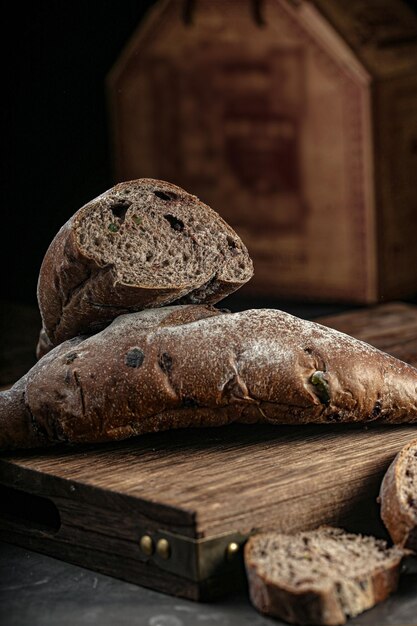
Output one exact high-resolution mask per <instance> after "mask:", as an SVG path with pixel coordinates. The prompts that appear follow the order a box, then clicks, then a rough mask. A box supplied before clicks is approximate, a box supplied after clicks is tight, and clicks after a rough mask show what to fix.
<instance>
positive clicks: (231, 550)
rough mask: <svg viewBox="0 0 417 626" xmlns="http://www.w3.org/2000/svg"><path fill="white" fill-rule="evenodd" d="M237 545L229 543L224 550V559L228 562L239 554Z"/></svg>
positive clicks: (232, 542)
mask: <svg viewBox="0 0 417 626" xmlns="http://www.w3.org/2000/svg"><path fill="white" fill-rule="evenodd" d="M239 548H240V546H239V544H238V543H236V541H231V542H230V543H229V545H228V546H227V548H226V558H227V560H228V561H231V560H232V559H233V558H234V557H235V556H236V554H237V553H238V552H239Z"/></svg>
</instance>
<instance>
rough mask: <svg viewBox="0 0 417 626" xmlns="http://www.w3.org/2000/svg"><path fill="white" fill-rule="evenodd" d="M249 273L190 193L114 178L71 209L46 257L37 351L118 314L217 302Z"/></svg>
mask: <svg viewBox="0 0 417 626" xmlns="http://www.w3.org/2000/svg"><path fill="white" fill-rule="evenodd" d="M252 274H253V266H252V261H251V259H250V257H249V254H248V251H247V249H246V247H245V246H244V245H243V243H242V241H241V240H240V238H239V237H238V235H237V234H236V233H235V232H234V230H233V229H232V228H231V227H230V226H228V224H226V222H225V221H224V220H223V219H222V218H221V217H220V216H219V215H218V214H217V213H216V212H215V211H213V210H212V209H211V208H210V207H208V206H207V205H205V204H203V203H202V202H200V200H199V199H198V198H196V197H195V196H193V195H191V194H189V193H187V192H186V191H184V190H183V189H180V188H179V187H176V186H175V185H171V184H170V183H167V182H164V181H160V180H152V179H146V178H143V179H139V180H132V181H129V182H124V183H120V184H119V185H116V186H115V187H113V188H112V189H109V190H108V191H106V192H105V193H103V194H102V195H101V196H99V197H98V198H96V199H95V200H92V201H91V202H89V203H88V204H86V205H85V206H83V207H82V208H81V209H80V210H79V211H77V213H75V215H74V216H73V217H72V218H71V219H70V220H69V221H68V222H67V223H66V224H65V225H64V226H63V227H62V228H61V230H60V231H59V233H58V234H57V235H56V237H55V239H54V240H53V241H52V243H51V245H50V247H49V249H48V251H47V253H46V255H45V258H44V261H43V263H42V267H41V270H40V276H39V282H38V302H39V308H40V312H41V315H42V321H43V333H42V336H41V338H40V342H39V346H38V356H41V355H42V354H45V353H46V352H47V351H48V350H49V349H50V348H51V347H53V346H54V345H57V344H59V343H61V342H62V341H64V340H66V339H70V338H71V337H74V336H76V335H79V334H83V333H89V332H96V331H97V330H98V329H100V328H103V327H104V326H105V325H107V324H108V323H109V322H111V320H112V319H114V318H115V317H117V316H118V315H120V314H122V313H127V312H131V311H137V310H142V309H145V308H153V307H159V306H162V305H166V304H168V303H172V302H181V303H193V304H195V303H200V302H202V303H206V304H212V303H215V302H218V301H219V300H221V299H222V298H224V297H225V296H226V295H227V294H229V293H231V292H233V291H235V290H236V289H238V288H239V287H241V286H242V285H243V284H244V283H245V282H246V281H248V280H249V279H250V278H251V276H252Z"/></svg>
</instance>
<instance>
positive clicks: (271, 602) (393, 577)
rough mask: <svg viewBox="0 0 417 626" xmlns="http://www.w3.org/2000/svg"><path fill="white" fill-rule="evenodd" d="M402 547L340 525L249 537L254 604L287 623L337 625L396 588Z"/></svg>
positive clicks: (247, 555)
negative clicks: (286, 533) (391, 546)
mask: <svg viewBox="0 0 417 626" xmlns="http://www.w3.org/2000/svg"><path fill="white" fill-rule="evenodd" d="M404 555H405V551H403V550H401V548H398V547H396V546H394V547H393V548H387V546H386V544H385V542H384V541H381V540H380V539H375V538H374V537H366V536H362V535H353V534H350V533H346V532H344V531H343V530H342V529H340V528H326V527H324V528H319V529H317V530H313V531H308V532H300V533H297V534H295V535H285V534H281V533H277V532H269V533H261V534H259V535H255V536H254V537H251V538H250V539H249V541H248V542H247V544H246V546H245V566H246V571H247V574H248V580H249V593H250V597H251V600H252V603H253V604H254V606H255V607H256V608H257V609H258V610H259V611H261V612H262V613H266V614H268V615H273V616H274V617H278V618H280V619H283V620H285V621H287V622H290V623H291V624H315V625H316V626H317V625H319V624H322V625H323V626H337V625H338V624H344V623H345V622H346V620H347V618H348V617H354V616H355V615H359V614H360V613H362V612H363V611H366V610H367V609H370V608H371V607H373V606H374V605H375V604H377V603H378V602H382V601H383V600H385V599H386V598H387V597H388V596H389V594H390V593H392V592H393V591H395V590H396V588H397V583H398V577H399V572H400V564H401V561H402V558H403V556H404Z"/></svg>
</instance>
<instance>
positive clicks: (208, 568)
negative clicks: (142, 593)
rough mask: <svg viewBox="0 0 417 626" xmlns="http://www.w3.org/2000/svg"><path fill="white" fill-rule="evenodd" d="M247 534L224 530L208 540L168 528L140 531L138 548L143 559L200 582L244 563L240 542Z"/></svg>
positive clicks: (234, 570) (238, 568)
mask: <svg viewBox="0 0 417 626" xmlns="http://www.w3.org/2000/svg"><path fill="white" fill-rule="evenodd" d="M247 538H248V535H242V534H241V533H225V534H222V535H217V536H216V537H210V538H209V539H192V538H190V537H185V536H183V535H177V534H175V533H170V532H167V531H162V530H161V531H149V532H148V531H145V530H144V531H143V532H141V533H140V539H139V547H140V553H141V556H142V558H143V560H144V561H146V562H151V563H153V564H155V565H157V566H158V567H159V568H161V569H163V570H165V571H167V572H171V573H172V574H177V575H178V576H181V577H182V578H185V579H187V580H192V581H194V582H200V581H203V580H206V579H208V578H212V577H214V576H216V577H218V576H223V575H225V574H232V573H233V572H238V571H239V570H240V569H241V568H242V566H243V556H242V551H243V545H244V543H245V541H246V539H247Z"/></svg>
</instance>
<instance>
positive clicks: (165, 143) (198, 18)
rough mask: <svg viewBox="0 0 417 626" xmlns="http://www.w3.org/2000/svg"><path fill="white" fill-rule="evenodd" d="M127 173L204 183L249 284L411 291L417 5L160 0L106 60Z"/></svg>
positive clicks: (416, 251) (316, 292)
mask: <svg viewBox="0 0 417 626" xmlns="http://www.w3.org/2000/svg"><path fill="white" fill-rule="evenodd" d="M108 86H109V96H110V104H111V113H112V129H113V136H114V154H115V163H116V174H117V178H118V180H123V179H124V180H126V179H131V178H137V177H144V176H149V177H155V178H162V179H166V180H169V181H171V182H174V183H177V184H179V185H181V186H183V187H185V188H186V189H187V190H189V191H191V192H193V193H195V194H196V195H198V196H199V197H200V198H201V199H202V200H204V201H206V202H207V203H208V204H210V205H211V206H212V207H213V208H215V209H216V210H218V211H219V212H220V213H221V215H222V216H223V217H224V218H225V219H226V220H227V221H229V222H230V223H231V224H232V225H233V226H234V227H235V228H236V230H237V231H238V232H239V234H240V235H241V237H242V238H243V240H244V241H245V243H246V244H247V246H248V248H249V251H250V253H251V255H252V257H253V259H254V262H255V277H254V279H253V280H252V281H251V282H250V283H249V284H248V285H247V286H246V287H245V288H244V289H245V290H246V291H247V293H253V294H258V295H260V294H268V295H271V296H278V297H286V298H294V297H295V298H297V297H299V298H304V299H305V298H315V299H319V300H325V299H327V300H335V301H336V300H340V301H351V302H374V301H377V300H379V299H383V298H385V299H391V298H398V297H403V296H407V295H412V294H415V293H416V292H417V245H416V243H415V233H416V232H417V191H416V185H415V177H416V173H417V17H416V16H415V14H413V13H412V12H411V10H410V9H408V8H407V7H406V5H405V4H403V3H402V2H400V0H349V2H341V1H340V0H314V1H302V0H297V1H295V0H265V1H264V2H256V1H252V2H251V1H250V0H247V1H246V0H197V2H183V1H179V0H165V1H161V2H160V3H157V4H156V5H155V7H154V8H153V10H152V11H151V12H150V13H149V16H148V18H147V20H145V22H144V23H143V24H142V25H141V26H140V28H139V29H138V31H137V32H136V33H135V34H134V36H133V38H132V40H131V41H130V43H129V44H128V45H127V47H126V48H125V50H124V51H123V53H122V55H121V57H120V58H119V60H118V61H117V63H116V64H115V66H114V68H113V70H112V72H111V74H110V76H109V82H108Z"/></svg>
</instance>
